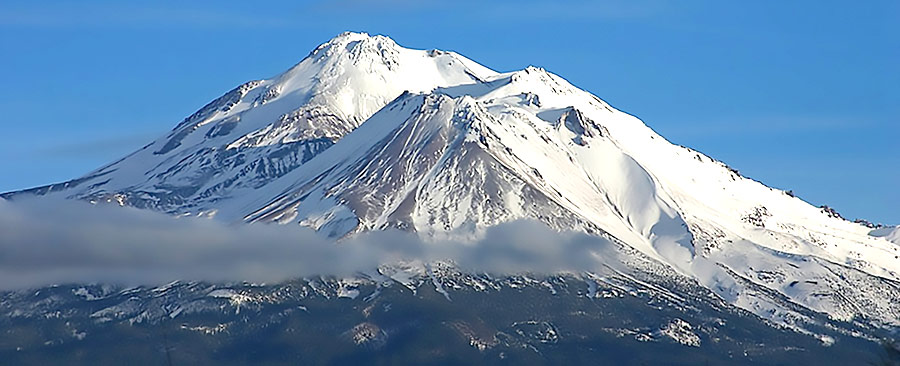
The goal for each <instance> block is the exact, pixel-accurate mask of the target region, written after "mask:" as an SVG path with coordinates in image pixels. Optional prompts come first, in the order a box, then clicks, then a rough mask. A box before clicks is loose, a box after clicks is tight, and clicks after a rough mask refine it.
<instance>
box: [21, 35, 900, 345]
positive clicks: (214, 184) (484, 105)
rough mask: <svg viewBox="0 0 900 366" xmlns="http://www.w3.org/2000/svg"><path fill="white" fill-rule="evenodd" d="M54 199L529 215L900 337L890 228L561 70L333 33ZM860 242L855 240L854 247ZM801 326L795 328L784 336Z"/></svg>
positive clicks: (366, 216) (793, 315)
mask: <svg viewBox="0 0 900 366" xmlns="http://www.w3.org/2000/svg"><path fill="white" fill-rule="evenodd" d="M24 194H38V195H46V194H52V195H59V196H64V197H66V198H75V199H84V200H89V201H93V202H98V201H109V202H117V203H119V204H122V205H130V206H136V207H141V208H150V209H154V210H159V211H164V212H168V213H172V214H177V215H200V216H203V215H208V216H212V215H215V216H216V217H217V218H220V219H224V220H229V221H239V220H244V221H247V222H278V223H284V224H301V225H306V226H311V227H313V228H315V229H317V230H319V231H320V232H323V233H325V234H327V235H330V236H334V237H343V236H346V235H352V234H354V233H357V232H361V231H368V230H383V229H389V228H399V229H402V230H408V231H412V232H416V233H418V234H419V235H420V236H422V237H425V238H435V237H441V238H442V237H454V238H463V239H465V238H474V237H478V236H479V235H480V234H481V233H483V232H484V230H485V229H486V228H488V227H490V226H492V225H496V224H499V223H503V222H508V221H513V220H518V219H535V220H538V221H540V222H543V223H545V224H547V225H549V226H551V227H553V228H555V229H559V230H577V231H584V232H588V233H591V234H595V235H600V236H604V237H606V238H609V239H611V240H614V241H615V242H617V243H620V244H621V245H623V246H628V247H632V248H634V249H636V250H638V251H639V252H640V253H642V255H645V256H648V257H650V258H652V259H655V260H657V261H659V262H662V263H665V264H668V265H670V266H671V267H672V268H674V269H675V270H676V271H677V272H678V273H681V275H684V276H687V277H690V278H693V279H695V280H696V281H698V282H700V283H701V284H703V285H705V286H707V287H709V288H710V289H712V290H713V291H714V292H716V293H717V294H718V295H719V296H721V297H722V298H723V299H724V300H726V301H728V302H730V303H733V304H735V305H738V306H740V307H742V308H744V309H747V310H749V311H751V312H753V313H755V314H757V315H759V316H761V317H764V318H766V319H770V320H772V321H775V322H778V323H780V324H784V325H788V326H796V325H797V324H799V323H802V322H803V321H804V319H800V318H801V317H802V316H801V315H799V313H798V312H796V311H794V310H795V309H796V308H797V307H805V308H808V309H812V310H815V311H820V312H824V313H827V314H829V315H830V316H831V317H832V318H834V319H840V320H847V321H850V320H859V321H864V322H870V323H872V324H875V325H892V326H898V325H900V301H897V300H896V299H898V298H900V285H898V282H897V281H898V279H900V274H898V271H900V259H898V254H900V251H898V244H897V241H898V240H897V231H891V229H889V228H888V229H880V230H875V231H873V230H872V229H871V228H869V227H866V226H863V225H860V224H856V223H852V222H849V221H846V220H844V219H843V218H841V217H839V216H837V215H835V214H834V213H833V212H831V211H830V210H823V209H820V208H817V207H813V206H811V205H810V204H808V203H806V202H804V201H802V200H800V199H798V198H795V197H793V196H792V195H790V194H788V193H786V192H783V191H780V190H776V189H772V188H769V187H767V186H765V185H763V184H761V183H759V182H757V181H754V180H751V179H747V178H745V177H742V176H741V175H739V174H738V173H737V172H736V171H734V170H732V169H730V168H728V167H727V166H726V165H725V164H723V163H721V162H719V161H716V160H714V159H711V158H710V157H707V156H705V155H703V154H701V153H699V152H697V151H694V150H691V149H689V148H685V147H681V146H676V145H673V144H671V143H669V142H668V141H666V140H665V139H664V138H662V137H661V136H659V135H658V134H656V133H655V132H653V131H652V130H651V129H650V128H648V127H647V126H646V125H644V124H643V123H642V122H641V121H640V120H638V119H637V118H635V117H633V116H630V115H628V114H625V113H623V112H620V111H618V110H616V109H614V108H612V107H611V106H610V105H608V104H607V103H605V102H603V101H602V100H600V99H598V98H597V97H595V96H593V95H591V94H590V93H587V92H585V91H583V90H580V89H578V88H576V87H574V86H572V85H571V84H570V83H568V82H567V81H566V80H564V79H562V78H560V77H559V76H556V75H553V74H551V73H549V72H547V71H545V70H543V69H539V68H533V67H529V68H526V69H525V70H521V71H516V72H511V73H497V72H494V71H491V70H489V69H487V68H485V67H483V66H480V65H478V64H476V63H474V62H472V61H470V60H467V59H465V58H463V57H462V56H460V55H458V54H456V53H452V52H443V51H436V50H433V51H419V50H410V49H405V48H402V47H399V46H398V45H397V44H396V43H394V42H393V41H392V40H390V39H389V38H386V37H383V36H374V37H373V36H369V35H366V34H358V33H345V34H342V35H340V36H338V37H336V38H335V39H332V40H331V41H329V42H327V43H325V44H323V45H321V46H319V47H318V48H316V49H315V50H314V51H313V52H312V53H311V54H310V55H309V56H308V57H307V58H305V59H304V60H303V61H301V62H300V63H299V64H297V65H296V66H294V67H293V68H291V69H290V70H288V71H287V72H285V73H284V74H281V75H279V76H276V77H274V78H272V79H267V80H261V81H252V82H248V83H246V84H243V85H241V86H239V87H237V88H235V89H234V90H232V91H230V92H228V93H226V94H225V95H224V96H222V97H221V98H219V99H217V100H215V101H213V102H211V103H210V104H209V105H207V106H205V107H203V108H202V109H201V110H200V111H198V112H197V113H195V114H194V115H192V116H190V117H188V118H187V119H185V120H184V121H183V122H181V123H180V124H179V125H178V126H177V127H176V128H175V129H174V130H172V131H171V132H170V133H169V134H167V135H166V136H163V137H162V138H160V139H158V140H156V141H154V142H153V143H151V144H149V145H147V146H145V147H144V148H142V149H140V150H138V151H137V152H135V153H132V154H131V155H129V156H127V157H125V158H123V159H122V160H119V161H117V162H114V163H112V164H110V165H107V166H105V167H102V168H100V169H98V170H96V171H94V172H91V173H89V174H87V175H86V176H84V177H82V178H78V179H75V180H72V181H69V182H65V183H60V184H54V185H50V186H46V187H39V188H35V189H31V190H28V191H23V192H14V193H8V194H6V195H4V197H5V198H11V199H15V198H16V197H18V196H19V195H24ZM870 232H872V235H870ZM798 327H799V326H798Z"/></svg>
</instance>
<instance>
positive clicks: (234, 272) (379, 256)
mask: <svg viewBox="0 0 900 366" xmlns="http://www.w3.org/2000/svg"><path fill="white" fill-rule="evenodd" d="M612 247H613V246H612V245H611V244H610V242H608V241H606V240H603V239H601V238H597V237H592V236H588V235H585V234H578V233H559V232H556V231H553V230H551V229H549V228H547V227H545V226H544V225H542V224H540V223H537V222H533V221H517V222H511V223H507V224H502V225H499V226H496V227H494V228H491V229H489V230H488V231H487V232H486V233H485V235H484V236H483V237H482V238H481V239H478V240H474V241H470V242H463V241H453V240H436V241H423V240H421V239H419V238H418V237H416V236H415V235H412V234H410V233H405V232H399V231H387V232H374V233H368V234H363V235H359V236H356V237H353V238H350V239H346V240H342V241H340V242H335V241H334V240H332V239H328V238H325V237H323V236H321V235H319V234H317V233H316V232H315V231H313V230H311V229H308V228H304V227H299V226H296V225H289V226H288V225H265V224H253V225H244V224H225V223H222V222H218V221H215V220H211V219H205V218H179V219H176V218H173V217H171V216H168V215H164V214H159V213H154V212H149V211H144V210H137V209H133V208H127V207H118V206H112V205H91V204H88V203H84V202H79V201H69V200H66V201H59V200H52V201H51V200H46V199H33V200H17V201H15V202H10V201H5V200H2V199H0V290H9V289H21V288H31V287H38V286H45V285H51V284H64V283H90V282H101V283H120V284H129V285H138V284H145V285H154V284H161V283H165V282H168V281H172V280H201V281H251V282H268V283H271V282H278V281H282V280H285V279H289V278H296V277H301V276H310V275H350V274H354V273H357V272H360V271H368V270H372V269H374V268H376V267H377V266H379V265H382V264H387V263H396V262H398V261H410V260H421V261H426V262H428V261H435V260H452V261H454V262H455V263H456V264H457V265H458V266H459V267H461V268H463V269H467V270H472V271H478V272H491V273H521V272H532V273H552V272H559V271H582V270H590V269H593V268H596V267H597V266H598V260H599V258H602V257H604V255H603V254H600V253H601V252H609V251H611V250H612Z"/></svg>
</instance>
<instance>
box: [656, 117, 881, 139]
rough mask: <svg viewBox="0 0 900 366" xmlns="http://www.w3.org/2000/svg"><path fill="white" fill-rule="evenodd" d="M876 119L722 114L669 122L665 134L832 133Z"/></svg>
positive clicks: (676, 136) (673, 136) (717, 135)
mask: <svg viewBox="0 0 900 366" xmlns="http://www.w3.org/2000/svg"><path fill="white" fill-rule="evenodd" d="M874 124H875V122H873V121H870V120H867V119H864V118H854V117H834V116H787V115H772V116H755V117H721V118H718V119H709V117H703V119H702V120H693V121H689V122H685V123H671V124H670V126H669V127H668V128H665V129H666V133H665V135H666V136H668V137H672V138H684V137H719V136H747V135H752V136H760V135H789V134H798V133H818V132H834V131H841V130H848V129H856V128H862V127H867V126H872V125H874Z"/></svg>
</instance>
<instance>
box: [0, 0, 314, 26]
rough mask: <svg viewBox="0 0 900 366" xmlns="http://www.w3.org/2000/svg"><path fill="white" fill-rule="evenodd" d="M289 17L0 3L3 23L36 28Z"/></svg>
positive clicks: (277, 22)
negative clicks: (13, 5)
mask: <svg viewBox="0 0 900 366" xmlns="http://www.w3.org/2000/svg"><path fill="white" fill-rule="evenodd" d="M296 24H297V23H295V22H292V21H291V19H290V18H288V17H286V16H284V14H281V15H280V16H264V15H262V14H253V13H249V12H242V11H237V10H235V11H229V10H226V9H223V8H221V7H215V6H210V7H205V8H191V7H188V6H185V5H184V4H173V3H170V4H168V5H167V4H166V3H165V2H162V3H146V4H142V5H130V6H129V5H125V3H113V4H102V5H101V4H96V3H90V2H85V3H80V2H79V3H74V4H73V3H70V4H54V5H46V4H40V5H38V4H37V3H35V4H34V5H31V6H19V7H12V6H6V7H4V6H0V26H14V27H36V28H109V27H116V28H122V27H124V28H164V27H188V28H285V27H290V26H294V25H296Z"/></svg>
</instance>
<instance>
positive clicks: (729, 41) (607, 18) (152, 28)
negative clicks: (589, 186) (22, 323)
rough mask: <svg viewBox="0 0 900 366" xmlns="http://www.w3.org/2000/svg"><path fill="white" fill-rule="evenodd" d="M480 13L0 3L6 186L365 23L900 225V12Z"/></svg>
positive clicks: (584, 9)
mask: <svg viewBox="0 0 900 366" xmlns="http://www.w3.org/2000/svg"><path fill="white" fill-rule="evenodd" d="M483 3H485V2H483V1H453V2H450V1H423V0H420V1H405V0H393V1H392V0H381V1H379V0H372V1H362V0H355V1H354V0H336V1H306V2H304V1H266V2H252V3H251V2H247V1H240V2H226V1H210V2H200V1H194V2H175V1H135V2H130V3H126V2H122V1H73V2H58V1H40V2H35V1H8V0H7V1H3V2H0V50H2V55H0V80H2V81H3V87H0V111H2V113H0V126H2V134H0V172H2V175H0V177H2V178H0V191H8V190H15V189H21V188H27V187H32V186H37V185H42V184H47V183H51V182H58V181H63V180H67V179H70V178H74V177H77V176H80V175H82V174H84V173H86V172H88V171H90V170H92V169H94V168H96V167H98V166H100V165H102V164H104V163H107V162H110V161H112V160H114V159H116V158H119V157H121V156H123V155H124V154H126V153H128V152H130V151H132V150H135V149H137V148H139V147H140V146H142V145H143V144H144V143H146V142H149V140H151V139H153V138H155V137H157V136H158V135H161V134H163V133H165V132H167V131H168V130H169V129H171V128H172V127H174V126H175V124H176V123H178V122H179V121H180V120H181V119H183V118H184V117H185V116H187V115H189V114H191V113H192V112H194V111H195V110H196V109H198V108H199V107H201V106H202V105H204V104H205V103H206V102H208V101H210V100H212V99H214V98H215V97H218V96H219V95H221V94H222V93H224V92H225V91H227V90H229V89H231V88H233V87H234V86H236V85H238V84H240V83H242V82H244V81H247V80H252V79H259V78H265V77H270V76H272V75H275V74H278V73H279V72H281V71H283V70H285V69H287V68H288V67H290V66H291V65H293V64H295V63H296V62H298V61H299V60H300V59H302V58H303V57H304V56H306V55H307V54H308V53H309V51H310V50H312V49H313V48H314V47H315V46H316V45H318V44H320V43H322V42H324V41H326V40H328V39H329V38H331V37H333V36H334V35H336V34H338V33H340V32H342V31H345V30H354V31H366V32H369V33H372V34H385V35H388V36H390V37H392V38H394V39H395V40H396V41H397V42H398V43H400V44H401V45H403V46H406V47H412V48H423V49H426V48H439V49H449V50H454V51H457V52H460V53H462V54H463V55H465V56H467V57H469V58H472V59H474V60H476V61H478V62H480V63H482V64H484V65H486V66H488V67H491V68H493V69H495V70H498V71H509V70H514V69H521V68H523V67H525V66H528V65H536V66H541V67H544V68H546V69H548V70H549V71H551V72H554V73H556V74H558V75H561V76H563V77H565V78H566V79H568V80H569V81H571V82H572V83H573V84H575V85H577V86H579V87H581V88H584V89H586V90H588V91H590V92H592V93H594V94H596V95H598V96H599V97H600V98H602V99H604V100H606V101H608V102H609V103H610V104H612V105H613V106H615V107H617V108H619V109H622V110H624V111H627V112H629V113H631V114H634V115H636V116H638V117H640V118H641V119H643V120H644V121H645V122H646V123H647V124H648V125H649V126H650V127H652V128H653V129H655V130H656V131H658V132H659V133H661V134H662V135H663V136H665V137H666V138H668V139H669V140H670V141H672V142H674V143H677V144H681V145H685V146H690V147H692V148H694V149H697V150H699V151H702V152H704V153H706V154H708V155H711V156H713V157H715V158H717V159H719V160H722V161H724V162H726V163H728V164H729V165H731V166H732V167H734V168H736V169H738V170H740V171H741V172H742V174H744V175H746V176H749V177H751V178H754V179H757V180H760V181H762V182H764V183H766V184H768V185H771V186H774V187H778V188H782V189H792V190H793V191H794V192H795V193H796V194H797V195H798V196H799V197H801V198H803V199H805V200H807V201H809V202H811V203H813V204H815V205H822V204H827V205H829V206H832V207H835V208H836V209H837V210H838V211H839V212H841V213H842V214H844V216H845V217H849V218H857V217H860V218H866V219H869V220H871V221H875V222H884V223H893V224H897V223H900V210H898V209H897V207H898V206H900V127H898V116H900V71H898V65H900V2H898V1H862V2H861V1H752V2H750V1H743V2H741V1H718V0H710V1H628V0H621V1H591V2H581V1H555V2H537V1H528V0H524V1H490V2H487V3H488V4H487V5H486V4H483Z"/></svg>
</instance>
